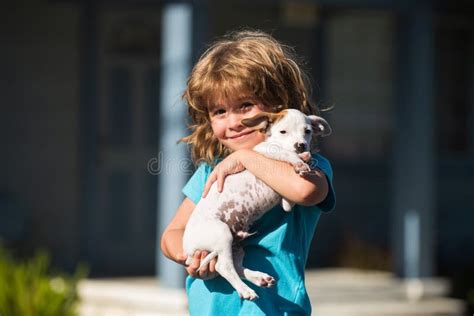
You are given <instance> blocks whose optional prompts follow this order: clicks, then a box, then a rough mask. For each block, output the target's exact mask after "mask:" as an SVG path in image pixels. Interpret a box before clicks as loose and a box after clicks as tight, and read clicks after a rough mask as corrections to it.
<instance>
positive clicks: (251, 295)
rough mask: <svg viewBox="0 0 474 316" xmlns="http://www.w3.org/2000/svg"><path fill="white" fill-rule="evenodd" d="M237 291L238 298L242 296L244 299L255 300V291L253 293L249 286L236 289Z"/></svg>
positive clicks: (256, 297)
mask: <svg viewBox="0 0 474 316" xmlns="http://www.w3.org/2000/svg"><path fill="white" fill-rule="evenodd" d="M238 293H239V296H240V298H243V299H244V300H249V301H255V300H256V299H258V295H257V293H255V291H254V290H252V289H251V288H249V287H247V288H245V289H241V290H240V291H238Z"/></svg>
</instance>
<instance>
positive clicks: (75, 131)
mask: <svg viewBox="0 0 474 316" xmlns="http://www.w3.org/2000/svg"><path fill="white" fill-rule="evenodd" d="M179 3H180V4H183V5H185V6H187V7H188V9H189V10H190V12H191V15H190V20H189V21H190V23H191V24H190V25H191V28H190V29H189V31H188V33H187V35H188V36H189V39H190V40H189V41H188V42H189V47H191V50H190V53H189V58H188V60H187V61H185V63H187V65H189V67H190V66H191V65H192V63H193V62H194V61H195V60H196V58H197V57H198V56H199V55H200V54H201V53H202V51H203V50H204V49H205V45H206V43H208V42H209V41H210V40H212V39H214V38H215V37H216V36H219V35H222V34H224V33H226V32H228V31H229V30H235V29H238V28H242V27H251V28H259V29H263V30H266V31H268V32H270V33H272V34H273V35H274V36H275V37H276V38H278V39H280V40H281V41H282V42H284V43H287V44H289V45H291V46H293V47H295V50H296V51H297V53H298V54H299V55H300V56H303V57H304V58H305V60H304V61H305V65H306V66H307V69H308V71H309V73H310V74H311V76H312V77H313V82H314V85H313V93H314V98H315V99H316V100H318V102H319V104H320V107H321V108H333V109H332V110H331V111H328V112H323V114H322V115H323V116H324V117H326V118H328V119H329V120H330V122H331V124H332V126H333V130H334V133H333V135H332V136H331V137H329V138H327V139H324V140H323V142H322V145H321V151H322V153H323V154H324V155H326V156H327V157H328V158H329V159H330V160H331V161H332V163H333V168H334V173H335V186H336V191H337V198H338V205H337V209H336V211H335V212H333V213H332V214H329V215H325V216H323V218H322V219H321V223H319V225H318V229H317V233H316V237H315V239H314V243H313V247H312V252H311V254H310V258H309V262H308V266H309V267H321V266H335V265H336V266H337V265H353V266H354V265H355V266H359V267H365V268H379V269H392V270H394V271H397V272H398V273H399V274H400V275H413V274H414V275H438V274H444V275H449V276H455V275H456V274H457V273H471V274H472V275H474V271H473V270H474V269H473V267H474V251H473V249H474V230H473V228H472V223H473V222H474V203H473V202H472V192H473V188H474V4H473V3H472V2H470V1H450V2H441V1H439V2H438V1H412V2H410V1H403V2H400V1H389V0H380V1H377V0H321V1H263V0H262V1H211V0H209V1H193V2H179ZM172 4H173V2H170V1H166V2H165V1H153V0H136V1H133V0H121V1H106V0H103V1H87V0H82V1H81V0H55V1H53V0H51V1H46V0H43V1H41V0H31V1H27V0H23V1H8V2H5V3H2V5H1V6H2V9H1V10H0V15H1V20H2V23H3V27H2V28H1V30H0V32H1V38H2V49H1V50H0V64H1V68H0V69H1V72H0V78H1V85H0V87H1V90H0V106H1V112H0V113H1V114H0V135H1V144H2V154H1V155H0V170H1V172H0V175H1V176H0V236H1V237H2V239H3V242H4V243H6V244H7V246H10V247H14V248H17V249H19V248H22V249H33V248H38V247H44V248H47V249H49V250H50V251H51V252H52V254H53V257H54V260H55V263H56V264H57V265H59V266H61V267H63V268H66V269H71V268H72V267H73V266H74V265H75V264H76V263H77V262H78V261H86V262H88V263H89V265H90V267H91V271H92V274H93V275H95V276H105V275H146V274H153V273H155V272H158V273H159V272H160V269H161V268H160V264H159V263H158V262H157V261H156V259H155V257H156V256H157V251H158V250H157V236H158V234H159V232H158V231H157V230H158V227H163V225H165V224H166V223H163V218H166V216H165V217H163V216H162V213H167V214H168V216H169V215H170V214H172V213H173V212H174V210H163V209H159V207H157V203H160V201H162V200H163V199H166V198H170V196H163V195H160V194H159V192H163V188H164V187H166V186H167V183H163V181H160V180H159V176H157V174H156V173H154V172H153V163H154V162H157V161H159V155H160V152H161V148H162V144H163V142H165V141H169V140H170V139H163V137H162V135H163V133H164V132H165V131H164V130H163V126H165V125H164V124H165V123H166V122H164V119H163V113H164V112H166V111H168V109H171V108H174V109H177V111H180V112H182V113H185V106H184V105H183V104H182V103H181V101H180V95H179V93H177V94H175V95H174V98H175V100H174V101H172V102H170V103H168V104H161V103H162V102H161V101H160V100H163V93H165V92H166V89H164V88H163V87H166V85H165V82H163V81H164V79H163V78H164V77H163V67H165V66H168V67H170V66H169V65H164V63H163V59H162V56H163V52H164V51H166V49H168V50H169V47H168V48H167V47H164V46H163V45H164V44H163V43H164V41H163V30H164V23H165V22H166V21H165V20H166V19H165V18H164V14H165V9H166V7H167V6H169V5H172ZM166 23H171V24H170V25H171V26H172V25H173V24H172V23H173V22H172V21H171V22H166ZM167 30H168V31H167V33H166V34H167V35H168V36H169V37H170V38H173V36H175V35H174V33H173V31H174V29H173V28H172V27H171V28H169V29H167ZM181 66H182V65H181ZM170 69H173V68H170ZM187 69H188V71H189V68H187ZM177 71H180V72H183V71H184V70H183V68H179V69H178V70H177ZM166 78H167V77H166ZM173 124H174V123H173ZM178 124H180V123H179V122H178ZM182 125H183V127H184V126H185V121H184V120H183V121H182ZM174 135H176V137H174V138H173V139H171V140H172V141H173V142H174V141H177V140H178V139H179V137H182V136H184V134H182V135H179V133H178V134H176V133H175V134H174ZM157 159H158V160H157ZM182 162H183V164H181V165H179V166H176V165H171V166H169V167H170V168H171V170H170V172H171V174H173V172H176V173H175V174H176V177H180V176H183V177H186V176H189V174H190V172H191V169H192V166H191V165H190V164H189V161H187V162H186V160H182ZM178 169H179V170H178ZM174 170H176V171H174ZM176 195H177V196H179V192H177V193H176ZM157 208H158V210H157ZM410 212H414V213H413V214H415V215H416V217H415V218H416V220H415V221H414V223H415V224H416V223H417V224H416V225H415V226H413V225H412V226H410V224H407V223H408V222H407V221H409V218H410V217H407V216H408V215H409V214H411V213H410ZM407 214H408V215H407ZM160 219H161V220H160ZM408 227H415V228H414V230H409V229H408ZM409 232H411V233H409ZM412 241H413V242H412ZM413 245H415V246H413ZM407 249H414V251H415V253H416V254H415V257H416V259H413V256H411V254H410V250H407ZM413 260H415V261H413ZM410 262H411V263H410ZM413 262H414V263H413ZM410 264H412V265H413V264H414V265H415V266H416V270H409V269H408V268H407V265H410ZM156 269H158V271H156ZM407 269H408V270H407ZM473 279H474V277H473ZM471 280H472V279H471ZM471 287H474V285H473V284H472V283H471Z"/></svg>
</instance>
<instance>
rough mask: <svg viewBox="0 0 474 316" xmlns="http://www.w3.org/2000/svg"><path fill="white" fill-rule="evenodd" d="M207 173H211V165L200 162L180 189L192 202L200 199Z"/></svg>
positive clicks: (195, 202)
mask: <svg viewBox="0 0 474 316" xmlns="http://www.w3.org/2000/svg"><path fill="white" fill-rule="evenodd" d="M209 173H211V167H210V166H209V165H208V164H207V163H202V164H200V165H199V167H198V168H197V169H196V171H195V172H194V174H193V175H192V176H191V178H190V179H189V180H188V182H187V183H186V184H185V186H184V188H183V190H182V192H183V194H184V195H185V196H186V197H188V198H189V199H190V200H191V201H193V203H194V204H197V203H198V202H199V200H200V199H201V196H202V193H203V192H204V186H205V184H206V181H207V178H208V176H209Z"/></svg>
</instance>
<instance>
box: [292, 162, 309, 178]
mask: <svg viewBox="0 0 474 316" xmlns="http://www.w3.org/2000/svg"><path fill="white" fill-rule="evenodd" d="M293 167H294V169H295V172H296V173H297V174H299V175H300V176H301V175H304V174H306V173H309V172H311V168H310V167H309V166H308V165H307V164H306V163H304V162H303V161H300V162H298V163H295V164H293Z"/></svg>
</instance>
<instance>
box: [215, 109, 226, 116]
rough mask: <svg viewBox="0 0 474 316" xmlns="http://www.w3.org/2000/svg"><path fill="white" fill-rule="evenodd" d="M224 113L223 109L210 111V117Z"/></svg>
mask: <svg viewBox="0 0 474 316" xmlns="http://www.w3.org/2000/svg"><path fill="white" fill-rule="evenodd" d="M224 113H225V110H224V109H217V110H214V111H212V115H213V116H216V115H222V114H224Z"/></svg>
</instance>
